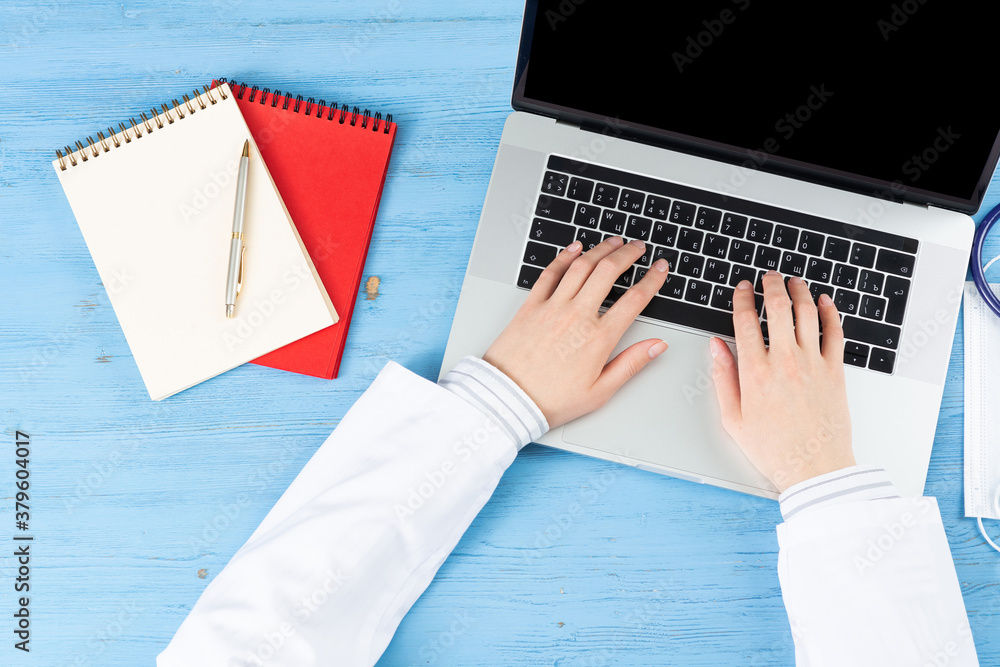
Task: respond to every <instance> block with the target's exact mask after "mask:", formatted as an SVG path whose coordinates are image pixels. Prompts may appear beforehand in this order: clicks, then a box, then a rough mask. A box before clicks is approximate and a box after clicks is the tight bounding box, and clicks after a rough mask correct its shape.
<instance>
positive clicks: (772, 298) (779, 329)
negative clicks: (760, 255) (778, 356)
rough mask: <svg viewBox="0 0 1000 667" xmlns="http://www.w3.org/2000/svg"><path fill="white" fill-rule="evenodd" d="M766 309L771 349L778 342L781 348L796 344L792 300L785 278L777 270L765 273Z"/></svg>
mask: <svg viewBox="0 0 1000 667" xmlns="http://www.w3.org/2000/svg"><path fill="white" fill-rule="evenodd" d="M762 282H763V284H764V309H765V310H766V311H767V331H768V333H769V335H770V338H771V351H772V352H773V351H774V349H775V346H776V344H777V348H778V349H779V350H786V349H789V348H790V347H791V346H793V345H795V344H796V343H795V331H794V329H793V328H792V300H791V299H789V298H788V291H787V290H786V289H785V280H784V278H782V277H781V274H780V273H778V272H777V271H768V272H767V273H765V274H764V278H763V281H762Z"/></svg>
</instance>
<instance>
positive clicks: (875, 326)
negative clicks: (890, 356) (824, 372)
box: [844, 315, 901, 368]
mask: <svg viewBox="0 0 1000 667" xmlns="http://www.w3.org/2000/svg"><path fill="white" fill-rule="evenodd" d="M900 333H901V330H900V328H899V327H894V326H891V325H889V324H882V323H881V322H873V321H872V320H864V319H861V318H860V317H851V316H850V315H847V316H845V317H844V338H850V339H852V340H857V341H861V342H862V343H868V344H870V345H878V346H880V347H888V348H890V349H893V350H895V349H896V347H897V346H898V345H899V334H900ZM869 368H871V366H869Z"/></svg>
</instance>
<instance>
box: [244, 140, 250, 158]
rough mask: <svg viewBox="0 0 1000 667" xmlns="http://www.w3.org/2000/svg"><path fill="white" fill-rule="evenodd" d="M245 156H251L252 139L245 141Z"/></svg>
mask: <svg viewBox="0 0 1000 667" xmlns="http://www.w3.org/2000/svg"><path fill="white" fill-rule="evenodd" d="M243 157H250V140H249V139H247V140H246V141H244V142H243Z"/></svg>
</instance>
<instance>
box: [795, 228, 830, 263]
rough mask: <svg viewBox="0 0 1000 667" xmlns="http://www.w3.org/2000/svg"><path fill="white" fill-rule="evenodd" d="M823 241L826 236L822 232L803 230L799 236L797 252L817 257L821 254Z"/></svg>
mask: <svg viewBox="0 0 1000 667" xmlns="http://www.w3.org/2000/svg"><path fill="white" fill-rule="evenodd" d="M824 241H826V237H825V236H823V235H822V234H819V233H817V232H810V231H808V230H803V232H802V236H800V237H799V252H804V253H805V254H807V255H816V256H817V257H819V256H820V255H822V254H823V242H824Z"/></svg>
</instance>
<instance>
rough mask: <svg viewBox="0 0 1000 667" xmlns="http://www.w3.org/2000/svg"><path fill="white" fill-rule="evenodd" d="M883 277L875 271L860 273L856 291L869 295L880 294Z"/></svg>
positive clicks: (883, 281) (883, 282)
mask: <svg viewBox="0 0 1000 667" xmlns="http://www.w3.org/2000/svg"><path fill="white" fill-rule="evenodd" d="M883 284H885V275H884V274H882V273H878V272H876V271H862V272H861V277H860V278H858V289H859V290H861V291H862V292H868V293H869V294H881V293H882V285H883Z"/></svg>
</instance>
